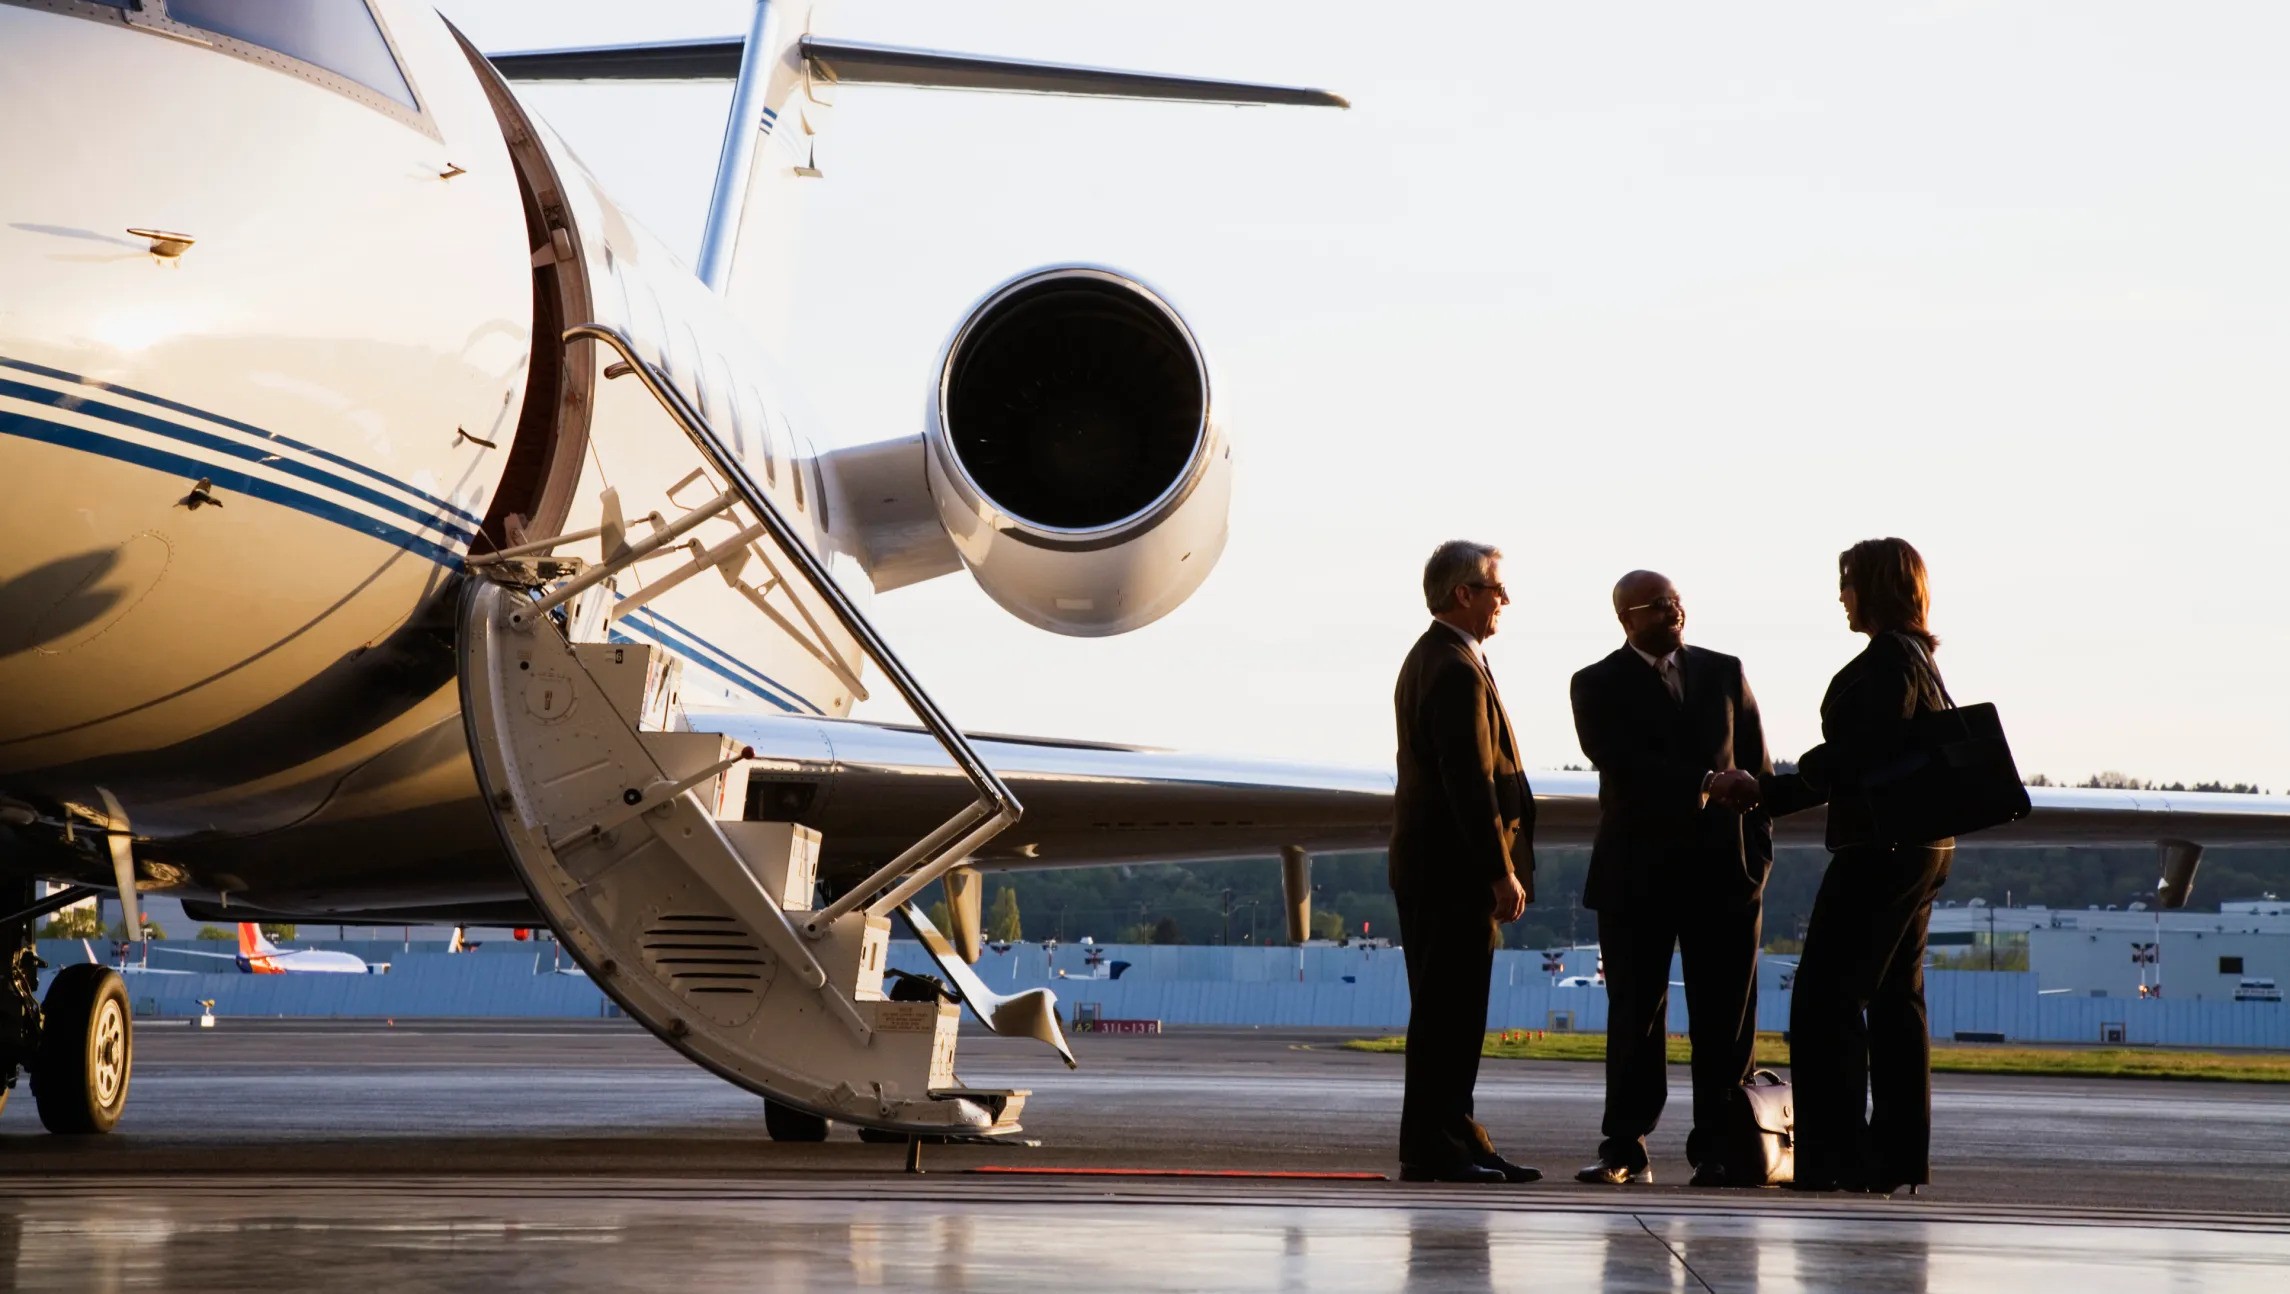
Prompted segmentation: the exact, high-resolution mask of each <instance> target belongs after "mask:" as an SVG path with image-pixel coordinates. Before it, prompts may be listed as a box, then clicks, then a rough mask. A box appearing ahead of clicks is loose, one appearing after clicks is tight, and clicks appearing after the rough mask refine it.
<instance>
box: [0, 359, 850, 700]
mask: <svg viewBox="0 0 2290 1294" xmlns="http://www.w3.org/2000/svg"><path fill="white" fill-rule="evenodd" d="M5 362H6V361H0V363H5ZM17 385H19V384H17V383H11V382H7V381H5V380H0V390H5V389H6V388H11V387H15V386H17ZM32 389H34V390H44V388H32ZM6 393H10V394H13V392H12V391H9V392H6ZM139 398H141V397H139ZM129 425H133V424H129ZM0 435H7V436H16V437H19V438H21V439H24V440H32V441H38V442H40V443H41V444H47V445H55V446H58V447H60V448H64V449H73V450H78V451H80V452H82V453H88V454H94V455H97V456H98V457H102V458H108V459H112V460H114V461H116V462H122V463H129V464H133V465H134V466H137V467H147V468H150V469H151V470H153V471H155V472H162V473H165V474H167V475H169V476H174V477H178V478H181V479H182V480H183V481H184V482H185V484H186V487H187V486H188V484H189V482H191V481H195V480H198V479H200V478H202V477H203V478H205V479H207V480H210V481H212V482H214V483H215V485H216V486H218V487H220V488H222V489H224V490H227V491H230V492H232V493H236V494H243V495H246V496H248V497H250V498H256V499H261V500H263V501H265V502H267V503H275V504H278V505H279V506H281V507H284V508H288V509H291V510H293V511H295V512H300V513H302V514H304V515H306V516H311V517H316V518H317V519H319V520H321V521H330V522H332V523H334V524H335V525H339V526H343V527H346V528H348V529H350V530H354V531H357V532H358V533H359V534H363V535H368V536H371V537H373V538H376V539H379V540H382V541H383V542H385V543H388V544H391V545H394V546H396V547H398V548H402V549H404V550H405V551H407V552H409V553H412V554H414V555H415V556H417V557H421V558H424V559H426V560H428V561H432V562H435V563H437V564H438V565H440V566H443V567H446V568H447V569H449V570H459V569H461V565H462V553H461V552H460V551H458V550H456V549H453V548H449V547H447V546H445V545H443V544H440V543H438V542H437V541H435V540H433V539H431V538H429V537H428V536H426V535H420V534H415V533H413V532H410V531H407V530H403V529H400V528H399V527H397V526H394V525H392V524H390V523H389V522H387V521H384V520H382V519H381V518H378V517H372V516H368V515H367V514H365V513H362V512H359V511H357V510H355V509H353V508H347V507H344V506H342V505H341V504H339V503H335V502H332V501H331V500H327V499H323V498H320V497H318V496H316V495H312V494H306V493H304V492H303V491H301V490H297V489H294V488H293V487H291V486H288V485H285V484H283V483H281V482H277V481H272V480H269V479H267V478H264V477H257V476H250V475H248V474H247V473H245V472H242V471H239V470H237V469H236V468H235V467H231V466H226V465H224V464H221V463H211V462H205V461H202V460H200V459H196V458H191V457H187V456H185V455H182V454H177V453H174V452H172V451H169V450H164V449H160V448H158V447H156V446H151V445H140V444H137V443H135V442H134V441H129V440H121V439H119V438H118V437H116V436H108V435H105V434H103V433H101V432H97V431H90V430H88V429H86V428H82V427H74V426H71V425H69V424H67V423H61V422H52V421H50V420H48V419H45V418H40V417H35V416H33V415H31V414H27V413H18V412H14V411H11V410H7V409H0ZM191 443H198V442H196V441H193V442H191ZM226 443H228V442H226ZM329 484H332V483H331V482H329ZM335 488H344V487H342V486H336V487H335ZM423 520H424V521H425V523H426V524H429V525H432V526H437V528H438V529H440V530H444V531H446V532H447V533H458V532H455V531H452V530H449V529H448V528H447V527H444V526H442V525H439V524H438V523H437V521H436V520H435V519H434V518H424V519H423ZM636 615H637V617H641V623H640V624H639V626H638V627H639V628H641V629H642V630H643V631H644V632H645V633H647V634H649V635H650V636H652V637H653V638H654V639H656V640H657V641H658V642H659V644H660V645H661V646H663V647H666V648H667V649H668V650H670V651H673V652H675V653H677V654H678V655H680V656H682V657H684V658H685V659H686V660H689V661H691V662H692V663H693V664H695V665H697V666H699V667H700V668H702V669H705V670H707V671H708V672H709V673H711V674H716V675H718V676H720V677H722V678H723V679H725V680H726V681H727V682H730V683H732V684H734V685H736V686H738V687H739V688H741V689H742V690H744V691H746V692H749V693H751V694H753V695H755V696H757V697H760V698H761V699H763V700H765V701H768V702H770V703H771V704H772V705H774V706H777V707H778V708H780V709H781V710H785V711H787V712H789V713H802V712H804V711H808V712H810V713H812V714H824V713H825V711H823V710H821V709H820V708H819V707H818V706H816V705H814V704H812V703H811V702H810V701H809V700H807V699H806V698H805V697H804V696H803V695H802V693H800V692H798V691H796V690H795V689H794V688H791V687H788V686H787V685H786V684H784V683H781V682H779V681H778V680H777V679H774V678H772V677H771V676H770V675H768V674H765V673H763V672H762V671H760V670H757V669H755V668H754V667H753V666H750V665H748V664H746V663H745V662H743V661H741V660H739V659H738V658H737V657H735V656H733V655H732V654H731V653H730V652H727V651H725V650H724V649H723V648H721V647H718V646H716V645H715V644H714V643H711V642H709V641H708V640H707V639H705V638H702V637H701V636H700V635H698V634H696V633H693V632H692V631H691V630H690V629H689V628H687V627H685V626H684V625H681V624H678V623H677V622H675V621H673V620H670V619H668V618H667V617H666V616H663V615H660V614H658V613H656V612H654V611H653V610H652V609H651V608H649V607H647V608H644V609H642V610H640V611H638V612H637V613H636ZM623 640H624V641H634V640H633V639H626V638H625V637H623Z"/></svg>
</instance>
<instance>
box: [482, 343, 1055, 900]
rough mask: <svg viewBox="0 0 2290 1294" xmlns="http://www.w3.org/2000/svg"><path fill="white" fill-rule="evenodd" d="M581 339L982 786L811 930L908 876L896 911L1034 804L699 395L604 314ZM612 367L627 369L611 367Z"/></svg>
mask: <svg viewBox="0 0 2290 1294" xmlns="http://www.w3.org/2000/svg"><path fill="white" fill-rule="evenodd" d="M578 341H599V342H603V343H604V344H605V345H607V346H610V347H612V349H614V350H615V351H618V352H619V353H620V358H621V360H622V361H623V362H624V363H625V364H626V365H627V371H628V372H630V373H633V374H634V375H636V376H637V377H638V378H640V379H642V381H643V383H644V386H645V389H646V390H648V391H650V392H651V393H652V397H653V398H654V399H656V400H658V401H659V402H660V407H661V408H663V409H665V410H667V412H668V416H669V418H670V419H672V420H673V421H674V422H675V423H676V425H677V426H679V427H681V428H683V431H684V435H685V436H686V437H687V438H688V439H690V441H691V442H692V445H693V447H694V448H695V449H697V450H699V451H700V457H701V458H702V459H703V460H704V461H705V462H706V463H707V464H708V465H709V466H711V467H713V468H715V470H716V471H717V472H718V473H719V474H721V476H722V477H723V479H724V480H725V481H727V482H729V483H730V485H731V487H732V489H733V490H734V491H736V492H737V493H738V494H739V497H740V501H741V502H742V503H745V504H746V505H747V507H748V509H749V511H751V512H753V513H755V515H756V520H757V521H759V522H761V523H762V524H763V526H764V528H765V529H766V530H767V531H768V532H769V533H770V535H771V537H772V539H773V540H775V541H776V542H777V543H778V544H779V547H780V550H781V551H782V552H785V553H786V554H787V558H788V560H789V561H791V562H793V563H794V564H795V569H796V570H797V571H799V572H800V573H801V574H802V576H803V579H804V582H805V583H807V584H809V585H810V586H811V589H812V591H813V592H815V593H817V594H818V595H819V597H820V599H821V600H823V601H824V602H826V604H827V607H828V609H829V610H831V611H833V612H834V613H835V619H836V620H837V621H838V622H839V623H841V624H842V626H843V628H844V629H845V630H847V631H848V632H849V633H850V635H851V636H852V637H853V638H855V639H857V640H858V643H859V649H860V650H861V651H862V652H864V653H865V654H866V655H867V657H868V659H870V660H872V661H874V662H875V664H876V665H878V666H880V667H881V669H882V671H883V676H884V677H886V678H888V679H889V680H890V681H891V686H892V687H894V688H896V689H898V694H899V696H900V697H901V698H903V699H904V700H905V701H906V703H907V706H908V708H909V709H911V710H913V711H914V713H915V717H917V718H919V719H921V720H922V723H923V726H924V727H925V728H928V729H929V730H930V734H931V736H933V737H935V738H937V739H938V744H939V745H940V746H941V747H942V748H944V749H945V751H946V753H947V755H948V756H949V757H950V758H952V759H953V760H954V763H955V765H956V766H957V767H958V768H960V769H961V770H962V774H963V776H964V777H966V778H968V779H969V781H970V785H971V788H972V789H973V790H974V791H976V792H977V799H975V800H974V801H972V802H971V803H969V804H966V805H964V806H963V807H962V808H961V809H959V810H957V811H956V812H955V813H954V815H953V816H952V817H950V818H948V819H947V820H946V821H945V822H943V823H940V824H939V825H938V826H937V827H935V828H933V829H931V830H930V831H929V832H928V833H926V834H925V835H924V836H923V837H922V838H921V839H919V840H917V841H915V842H914V844H913V845H911V846H909V847H908V848H907V849H906V851H905V852H903V853H901V854H900V855H899V856H898V857H896V858H894V859H892V860H891V861H890V862H888V863H885V864H883V865H882V866H881V867H880V868H877V869H876V870H875V872H874V874H872V875H870V876H869V877H868V878H867V879H866V880H864V881H861V882H860V883H859V884H858V885H856V886H853V887H852V888H850V889H849V890H846V891H844V893H843V894H842V895H841V896H840V897H838V898H837V899H836V900H835V901H834V902H832V903H830V904H828V905H827V906H826V907H824V908H821V909H819V910H818V911H816V912H813V913H812V914H810V917H809V919H808V920H806V921H805V922H804V924H803V926H802V929H803V932H804V933H805V934H807V935H809V936H811V937H812V938H814V939H816V938H818V937H819V936H821V935H823V934H825V933H826V931H827V929H828V927H830V926H832V925H833V924H834V923H835V922H836V921H837V920H839V919H840V918H842V917H843V916H844V915H845V914H847V913H849V912H851V911H852V910H853V909H856V908H858V907H859V906H860V905H862V904H864V903H866V902H867V901H868V900H869V899H871V898H873V897H874V896H875V895H877V894H878V893H881V891H882V890H883V889H884V888H885V887H886V886H890V885H893V884H895V883H897V882H899V881H900V879H901V878H902V877H903V878H905V883H904V884H901V885H898V888H897V890H896V891H894V892H893V894H892V895H891V896H889V897H888V898H886V900H885V901H884V902H882V903H877V904H875V905H874V908H872V909H870V915H876V914H879V913H878V912H877V910H878V909H879V910H883V911H887V910H888V909H890V908H893V907H896V906H897V905H898V904H899V903H902V902H904V901H905V900H906V898H907V897H910V896H911V895H912V894H913V893H914V892H915V891H917V890H919V889H921V888H922V887H923V886H925V885H928V884H930V883H931V882H932V881H934V880H937V879H938V878H939V877H940V876H941V875H943V874H944V873H945V872H946V871H948V870H949V869H951V868H953V867H954V866H955V865H957V864H959V863H961V862H962V861H963V860H965V859H967V858H969V857H970V856H971V855H972V854H974V853H976V852H977V851H978V849H979V848H980V847H981V846H983V845H984V844H985V843H986V842H987V841H989V840H992V839H993V838H994V837H995V836H996V835H999V834H1000V833H1001V832H1003V831H1004V830H1006V829H1008V828H1009V827H1011V826H1013V825H1015V824H1016V823H1017V821H1018V819H1019V818H1020V817H1021V816H1023V815H1024V813H1025V806H1024V805H1022V804H1020V803H1019V802H1018V797H1017V796H1016V795H1015V794H1013V793H1012V792H1011V790H1010V788H1009V787H1008V786H1007V785H1005V784H1004V783H1003V781H1002V779H1001V778H1000V777H999V776H997V775H996V774H995V772H994V770H993V769H992V768H989V767H988V766H987V764H986V761H985V760H984V759H983V758H981V757H980V756H979V754H978V751H977V750H976V748H974V747H973V746H971V744H970V739H969V738H967V737H965V736H963V734H962V731H961V730H960V729H958V728H956V727H955V726H954V725H953V723H951V722H950V721H948V719H947V717H946V715H945V713H944V712H943V711H941V710H940V709H939V708H938V703H937V702H936V701H934V700H932V699H931V696H930V693H928V692H926V691H924V690H923V686H922V683H921V682H920V681H919V680H917V679H916V678H915V676H914V674H913V673H912V672H911V671H909V670H908V669H907V667H906V664H905V662H903V661H901V660H900V659H899V658H898V654H897V653H896V652H894V651H892V650H891V646H890V643H889V642H887V641H885V640H884V638H883V636H882V634H881V633H879V632H877V631H876V629H875V626H874V624H873V623H872V622H871V621H869V620H868V619H867V617H866V614H865V613H864V612H862V611H861V610H859V607H858V604H857V603H855V602H853V601H852V600H851V598H850V595H848V594H846V593H845V592H844V591H843V588H842V586H841V585H839V584H837V583H836V582H835V578H834V576H833V575H831V574H829V573H828V570H827V567H826V564H825V563H824V562H822V561H821V560H820V558H819V555H818V554H817V553H814V552H813V551H812V550H811V547H810V545H808V544H806V543H804V542H803V539H802V536H801V535H800V534H799V533H798V532H797V531H796V529H795V527H794V526H792V525H790V524H788V521H787V518H786V516H785V515H783V514H782V513H781V512H780V510H779V505H778V504H776V503H774V502H773V501H772V498H771V496H770V495H769V494H768V493H766V492H765V491H764V490H763V489H762V488H760V487H759V486H758V485H757V484H756V482H755V478H754V477H753V476H751V475H749V474H748V470H747V465H746V464H745V463H743V462H741V461H740V460H739V459H738V458H736V457H734V456H733V455H732V454H730V453H728V452H726V451H725V449H724V446H723V442H722V441H721V440H720V439H718V438H717V436H716V432H715V428H714V427H712V426H711V425H709V423H708V420H707V418H706V417H705V416H704V415H702V414H701V413H700V411H699V410H698V409H695V408H693V407H692V403H691V401H690V400H689V399H687V398H686V397H685V395H684V393H683V392H682V391H680V390H678V389H677V388H676V386H675V384H674V383H672V382H670V381H669V380H668V379H667V375H666V374H664V373H662V372H661V371H660V369H659V367H658V366H657V365H655V364H653V363H652V362H651V361H650V360H647V359H645V358H644V357H643V356H642V355H640V354H638V353H637V351H636V346H635V343H633V342H632V341H630V340H629V338H628V335H627V334H626V333H623V332H621V331H620V330H619V329H617V328H614V327H612V326H610V325H609V324H601V323H583V324H574V325H573V326H572V327H570V328H567V329H565V331H564V343H565V345H567V346H568V347H569V346H571V345H572V344H573V343H575V342H578ZM606 375H607V376H618V374H614V373H612V372H611V371H610V370H609V369H608V370H607V374H606ZM527 547H531V545H528V546H527ZM918 868H919V870H918ZM910 871H911V872H913V873H914V874H913V875H911V876H909V875H908V873H909V872H910Z"/></svg>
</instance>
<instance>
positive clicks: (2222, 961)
mask: <svg viewBox="0 0 2290 1294" xmlns="http://www.w3.org/2000/svg"><path fill="white" fill-rule="evenodd" d="M2218 973H2219V974H2221V975H2240V974H2241V973H2242V959H2241V958H2240V957H2221V958H2219V959H2218Z"/></svg>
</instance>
